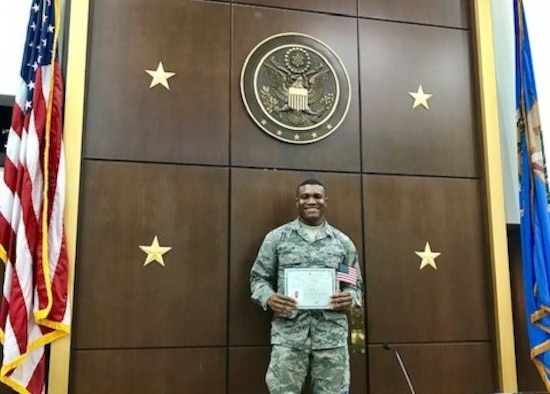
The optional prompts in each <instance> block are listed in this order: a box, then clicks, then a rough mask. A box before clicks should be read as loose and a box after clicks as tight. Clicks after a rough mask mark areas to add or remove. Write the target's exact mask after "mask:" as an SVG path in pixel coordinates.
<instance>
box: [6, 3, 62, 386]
mask: <svg viewBox="0 0 550 394" xmlns="http://www.w3.org/2000/svg"><path fill="white" fill-rule="evenodd" d="M59 26H60V8H59V0H34V1H33V3H32V6H31V10H30V17H29V24H28V30H27V39H26V43H25V50H24V55H23V61H22V65H21V74H20V77H21V78H20V87H19V90H18V91H17V92H16V97H15V104H14V106H13V114H12V121H11V128H10V131H9V135H8V143H7V148H6V161H5V165H4V182H3V183H2V184H1V185H0V188H1V189H0V258H1V259H2V260H3V261H4V263H5V272H4V285H3V294H2V303H1V305H0V329H1V332H0V335H1V337H0V338H1V339H2V344H3V346H4V349H3V350H4V354H3V359H2V365H1V368H0V381H2V382H3V383H5V384H7V385H9V386H10V387H11V388H13V389H14V390H16V391H17V392H19V393H31V394H39V393H44V392H45V376H46V353H45V345H46V344H48V343H51V342H52V341H54V340H55V339H57V338H59V337H62V336H64V335H67V334H68V333H69V330H70V308H69V305H68V261H67V251H66V245H65V235H64V229H63V209H64V203H65V162H64V156H63V136H62V111H63V108H62V107H63V82H62V77H61V70H60V66H59V63H58V61H57V60H56V52H57V40H58V33H59Z"/></svg>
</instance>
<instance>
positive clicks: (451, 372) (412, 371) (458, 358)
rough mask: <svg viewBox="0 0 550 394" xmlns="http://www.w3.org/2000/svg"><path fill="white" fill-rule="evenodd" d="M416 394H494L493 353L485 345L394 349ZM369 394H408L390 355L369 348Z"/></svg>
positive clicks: (405, 383)
mask: <svg viewBox="0 0 550 394" xmlns="http://www.w3.org/2000/svg"><path fill="white" fill-rule="evenodd" d="M393 347H394V348H395V349H397V351H399V353H400V354H401V357H402V359H403V363H404V364H405V366H406V368H407V371H408V373H409V376H410V379H411V383H412V384H413V386H414V388H415V391H416V392H418V393H445V394H464V393H476V394H489V393H494V392H495V383H494V382H495V380H496V376H495V374H494V372H493V352H494V349H493V348H492V346H491V345H490V344H488V343H483V342H480V343H463V344H452V343H448V344H430V345H428V344H426V345H409V346H407V345H399V346H397V345H394V346H393ZM369 361H370V362H369V377H370V388H371V391H370V392H371V393H373V394H395V393H409V388H408V386H407V382H406V380H405V378H404V377H403V374H402V372H401V369H400V368H399V363H398V361H397V360H396V357H395V354H394V353H393V352H392V351H388V350H385V349H384V348H382V346H370V347H369Z"/></svg>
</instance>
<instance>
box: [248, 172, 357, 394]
mask: <svg viewBox="0 0 550 394" xmlns="http://www.w3.org/2000/svg"><path fill="white" fill-rule="evenodd" d="M326 203H327V198H326V195H325V187H324V186H323V185H322V184H321V183H320V182H319V181H317V180H314V179H308V180H307V181H304V182H302V184H301V185H300V186H298V189H297V192H296V207H297V208H298V214H299V217H298V218H297V219H295V220H294V221H292V222H290V223H287V224H285V225H283V226H281V227H278V228H276V229H274V230H272V231H271V232H269V233H268V234H267V235H266V237H265V239H264V241H263V243H262V246H261V247H260V250H259V252H258V256H257V257H256V260H255V261H254V265H253V266H252V269H251V272H250V289H251V292H252V299H253V300H254V301H256V302H257V303H259V304H260V305H261V306H262V307H263V308H264V310H267V309H268V308H269V309H271V310H272V311H273V313H274V315H273V320H272V323H271V345H272V350H271V361H270V363H269V367H268V370H267V373H266V377H265V379H266V383H267V386H268V388H269V392H270V393H271V394H300V393H301V392H302V386H303V384H304V381H305V378H306V375H307V373H308V370H309V372H310V373H311V384H312V389H313V393H314V394H342V393H348V392H349V382H350V371H349V369H350V368H349V352H348V341H347V339H348V320H347V315H346V311H347V310H348V309H349V308H351V307H355V306H357V307H359V306H361V302H362V287H363V282H362V278H361V271H360V269H359V263H358V258H357V250H356V248H355V246H354V244H353V242H352V241H351V239H350V238H349V237H348V236H347V235H345V234H344V233H342V232H341V231H339V230H338V229H336V228H334V227H332V226H331V225H329V224H328V223H327V221H326V220H325V219H324V210H325V207H326ZM341 264H345V265H347V266H348V267H353V268H355V270H356V272H357V278H356V280H355V281H352V283H345V282H340V283H339V286H340V290H339V291H338V292H336V293H335V294H334V295H332V296H331V300H330V302H331V309H328V310H303V309H296V307H297V303H296V300H295V299H294V298H292V297H289V296H286V295H284V270H285V268H334V269H336V270H338V269H339V267H342V266H341Z"/></svg>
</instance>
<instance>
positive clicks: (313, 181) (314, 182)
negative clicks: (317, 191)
mask: <svg viewBox="0 0 550 394" xmlns="http://www.w3.org/2000/svg"><path fill="white" fill-rule="evenodd" d="M305 185H319V186H322V187H323V190H324V191H325V194H326V193H327V188H326V186H325V185H323V184H322V183H321V182H319V181H318V180H317V179H313V178H310V179H306V180H305V181H303V182H302V183H300V184H299V185H298V187H297V188H296V194H298V190H299V189H300V188H301V187H302V186H305Z"/></svg>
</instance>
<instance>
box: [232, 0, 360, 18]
mask: <svg viewBox="0 0 550 394" xmlns="http://www.w3.org/2000/svg"><path fill="white" fill-rule="evenodd" d="M233 2H234V3H243V4H254V5H259V6H266V7H277V8H289V9H295V10H307V11H317V12H327V13H330V14H343V15H351V16H356V15H357V0H339V1H322V2H319V1H317V0H236V1H233Z"/></svg>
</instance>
